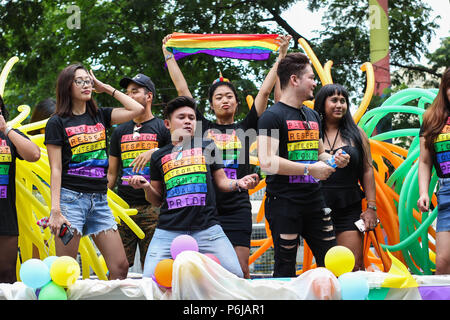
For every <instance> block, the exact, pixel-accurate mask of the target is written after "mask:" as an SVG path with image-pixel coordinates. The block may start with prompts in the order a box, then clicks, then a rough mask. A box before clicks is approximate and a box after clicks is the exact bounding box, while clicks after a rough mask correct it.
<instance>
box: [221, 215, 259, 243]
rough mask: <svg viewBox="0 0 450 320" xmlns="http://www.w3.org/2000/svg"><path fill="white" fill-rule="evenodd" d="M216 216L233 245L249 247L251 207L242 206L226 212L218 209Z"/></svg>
mask: <svg viewBox="0 0 450 320" xmlns="http://www.w3.org/2000/svg"><path fill="white" fill-rule="evenodd" d="M218 218H219V221H220V225H221V226H222V229H223V232H225V234H226V235H227V237H228V239H229V240H230V242H231V244H232V245H233V246H234V247H235V246H242V247H248V248H250V240H251V236H252V210H251V207H250V208H247V207H244V208H240V209H237V210H232V211H228V212H226V213H222V212H220V211H219V215H218Z"/></svg>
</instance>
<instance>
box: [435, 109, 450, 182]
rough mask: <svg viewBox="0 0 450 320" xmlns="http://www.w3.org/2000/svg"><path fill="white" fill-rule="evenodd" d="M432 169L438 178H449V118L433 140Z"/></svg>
mask: <svg viewBox="0 0 450 320" xmlns="http://www.w3.org/2000/svg"><path fill="white" fill-rule="evenodd" d="M434 151H435V154H434V159H433V163H434V167H435V168H436V174H437V175H438V177H439V178H450V117H448V118H447V122H446V124H445V126H444V128H443V129H442V131H441V133H440V134H439V135H438V136H437V137H436V139H435V140H434Z"/></svg>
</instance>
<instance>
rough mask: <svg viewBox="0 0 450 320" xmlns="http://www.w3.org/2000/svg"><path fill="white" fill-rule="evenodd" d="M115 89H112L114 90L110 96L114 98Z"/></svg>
mask: <svg viewBox="0 0 450 320" xmlns="http://www.w3.org/2000/svg"><path fill="white" fill-rule="evenodd" d="M116 91H117V89H114V91H113V93H112V95H111V97H113V98H114V93H116Z"/></svg>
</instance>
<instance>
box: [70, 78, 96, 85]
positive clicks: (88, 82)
mask: <svg viewBox="0 0 450 320" xmlns="http://www.w3.org/2000/svg"><path fill="white" fill-rule="evenodd" d="M73 82H75V85H76V86H77V87H84V86H93V85H94V81H92V80H91V79H89V80H82V79H75V80H73Z"/></svg>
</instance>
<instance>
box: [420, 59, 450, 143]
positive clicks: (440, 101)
mask: <svg viewBox="0 0 450 320" xmlns="http://www.w3.org/2000/svg"><path fill="white" fill-rule="evenodd" d="M448 88H450V67H448V68H447V69H446V70H445V71H444V74H443V75H442V80H441V84H440V85H439V92H438V94H437V96H436V98H435V99H434V101H433V103H432V104H431V106H430V107H429V108H428V109H427V110H426V111H425V113H424V114H423V123H422V128H424V131H423V137H424V138H425V146H426V147H427V149H428V150H430V151H432V152H433V151H434V147H433V143H434V140H436V138H437V136H438V135H439V134H440V133H441V131H442V129H443V128H444V126H445V125H446V124H447V118H448V117H449V115H450V102H449V101H448V97H447V90H448Z"/></svg>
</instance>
